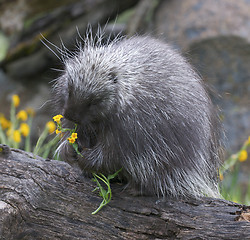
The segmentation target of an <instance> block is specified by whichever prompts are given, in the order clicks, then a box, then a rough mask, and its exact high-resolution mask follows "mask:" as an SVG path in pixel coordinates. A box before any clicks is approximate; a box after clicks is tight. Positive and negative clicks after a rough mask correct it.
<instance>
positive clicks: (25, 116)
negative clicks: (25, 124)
mask: <svg viewBox="0 0 250 240" xmlns="http://www.w3.org/2000/svg"><path fill="white" fill-rule="evenodd" d="M16 117H17V119H20V120H22V121H26V120H27V119H28V114H27V112H25V111H24V110H21V111H20V112H18V114H17V115H16Z"/></svg>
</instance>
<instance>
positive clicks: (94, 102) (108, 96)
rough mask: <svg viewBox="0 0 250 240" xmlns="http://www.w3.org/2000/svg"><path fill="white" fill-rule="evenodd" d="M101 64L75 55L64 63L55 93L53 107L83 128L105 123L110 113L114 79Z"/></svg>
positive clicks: (114, 104)
mask: <svg viewBox="0 0 250 240" xmlns="http://www.w3.org/2000/svg"><path fill="white" fill-rule="evenodd" d="M95 57H96V56H95ZM103 64H104V63H103V62H98V61H96V60H95V59H91V57H88V56H84V57H83V56H81V57H79V56H76V57H74V58H72V59H70V60H68V61H67V62H66V64H65V72H64V74H63V75H62V76H61V77H60V78H59V79H58V80H57V83H56V85H55V93H56V98H57V101H58V104H57V105H58V106H59V108H60V109H62V111H61V113H62V114H63V116H64V117H65V118H66V119H68V120H69V121H71V122H74V123H77V124H78V125H82V126H84V125H87V124H95V123H100V122H103V121H106V120H107V119H108V118H109V116H110V114H112V111H113V110H114V108H115V106H116V95H117V94H116V91H117V86H116V85H117V81H118V76H117V74H116V73H115V71H114V70H113V69H112V70H111V69H109V68H108V66H103Z"/></svg>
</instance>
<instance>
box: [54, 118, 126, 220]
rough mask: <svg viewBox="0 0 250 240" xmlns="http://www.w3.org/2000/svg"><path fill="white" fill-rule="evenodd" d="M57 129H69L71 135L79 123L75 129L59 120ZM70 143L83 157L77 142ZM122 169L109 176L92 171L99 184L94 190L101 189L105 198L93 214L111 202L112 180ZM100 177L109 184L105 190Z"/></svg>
mask: <svg viewBox="0 0 250 240" xmlns="http://www.w3.org/2000/svg"><path fill="white" fill-rule="evenodd" d="M57 129H58V130H59V131H62V132H68V131H69V132H70V135H72V133H75V132H76V129H77V124H75V128H74V129H69V128H63V127H62V125H61V122H57ZM70 144H71V145H72V147H73V148H74V150H75V151H76V153H77V154H78V155H80V156H81V157H83V155H82V154H81V153H80V152H79V150H78V144H77V143H76V142H74V143H70ZM121 170H122V168H121V169H119V170H118V171H117V172H115V173H114V174H112V175H109V176H108V177H106V176H104V175H103V174H100V175H98V174H96V173H94V172H93V173H92V175H93V177H94V179H93V181H94V182H96V184H97V187H96V188H95V189H94V190H93V192H94V191H96V190H99V191H100V192H99V195H100V196H101V197H102V198H103V200H102V202H101V203H100V205H99V207H98V208H97V209H96V210H95V211H94V212H92V215H94V214H96V213H97V212H99V211H100V210H101V209H102V207H104V206H105V205H107V204H108V203H109V202H110V200H111V198H112V191H111V187H110V180H111V179H113V178H115V177H116V176H117V175H118V173H119V172H120V171H121ZM98 179H99V180H101V181H102V182H103V183H104V184H105V185H106V186H107V190H105V189H104V188H103V187H102V185H101V184H100V182H99V181H98Z"/></svg>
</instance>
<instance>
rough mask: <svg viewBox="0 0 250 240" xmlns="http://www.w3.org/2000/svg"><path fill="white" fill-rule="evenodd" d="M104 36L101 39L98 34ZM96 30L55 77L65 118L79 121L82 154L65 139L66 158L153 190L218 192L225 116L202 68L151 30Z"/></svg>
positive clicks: (150, 192)
mask: <svg viewBox="0 0 250 240" xmlns="http://www.w3.org/2000/svg"><path fill="white" fill-rule="evenodd" d="M99 40H100V39H99ZM100 42H101V41H97V43H94V41H93V38H92V37H87V38H86V39H85V40H84V43H83V46H79V47H78V51H77V52H76V53H74V54H70V56H66V57H64V63H65V66H64V70H63V73H62V74H61V76H60V77H59V78H58V79H57V81H56V83H55V85H54V88H53V89H54V97H55V105H56V106H57V111H58V112H59V113H62V114H63V115H64V117H65V119H64V122H63V124H64V126H66V127H73V126H74V124H73V123H77V124H78V127H77V133H78V139H77V144H78V146H79V151H80V152H81V154H82V156H80V155H78V154H76V152H75V150H74V149H73V147H72V146H71V145H70V144H69V142H68V141H67V137H68V136H65V137H64V140H62V142H61V144H60V146H59V148H58V151H59V153H60V155H61V158H62V159H63V160H65V161H67V162H69V163H70V164H72V165H77V166H79V167H80V168H81V169H82V170H83V172H85V173H86V172H87V173H90V172H100V173H104V174H112V173H114V172H115V171H117V170H118V169H120V168H122V172H121V173H120V174H119V175H120V177H121V178H123V179H125V180H126V181H127V183H128V185H129V186H131V187H133V188H134V189H137V190H138V191H139V192H140V193H142V194H146V195H158V196H171V197H177V198H187V197H195V198H199V197H201V196H204V195H205V196H211V197H218V196H219V193H218V187H217V173H218V166H219V162H220V161H219V154H218V149H219V142H220V141H219V140H218V139H219V134H218V132H219V131H218V130H219V128H218V126H219V124H218V122H219V121H218V120H217V119H218V118H217V114H216V111H215V108H214V106H213V104H212V102H211V100H210V98H209V96H208V94H207V92H206V90H205V88H204V84H203V82H202V80H201V78H200V77H199V76H198V74H197V73H196V72H195V71H194V70H193V68H192V67H191V66H190V64H189V63H188V62H187V60H186V59H185V58H184V57H182V56H181V55H180V54H179V53H178V52H177V51H175V50H173V49H172V48H171V47H170V46H169V45H168V44H166V43H164V42H163V41H161V40H157V39H154V38H152V37H149V36H147V37H145V36H143V37H140V36H134V37H131V38H117V39H116V40H114V41H109V42H108V43H105V44H101V43H100Z"/></svg>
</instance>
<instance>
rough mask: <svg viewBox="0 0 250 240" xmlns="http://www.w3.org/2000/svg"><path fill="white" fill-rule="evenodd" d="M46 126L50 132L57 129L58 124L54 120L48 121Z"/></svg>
mask: <svg viewBox="0 0 250 240" xmlns="http://www.w3.org/2000/svg"><path fill="white" fill-rule="evenodd" d="M46 127H47V129H48V130H49V133H53V132H54V131H55V130H56V125H55V123H54V122H52V121H49V122H47V123H46Z"/></svg>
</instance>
